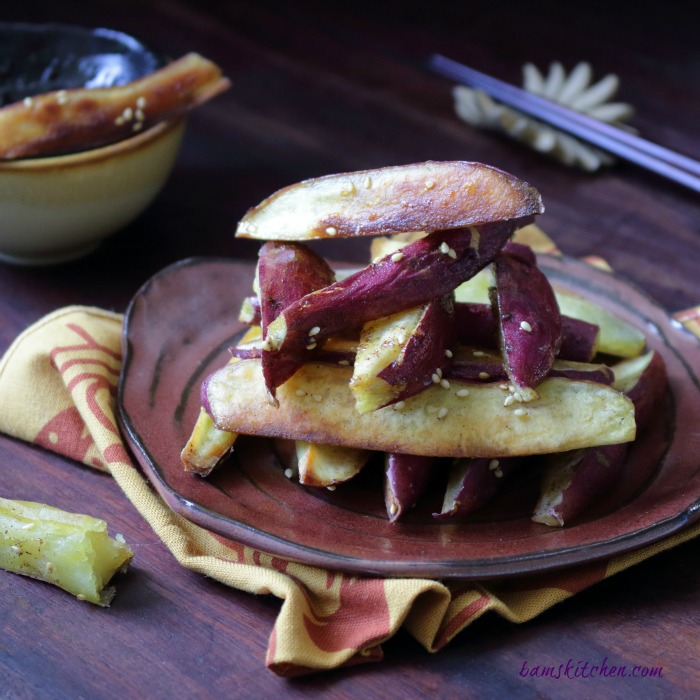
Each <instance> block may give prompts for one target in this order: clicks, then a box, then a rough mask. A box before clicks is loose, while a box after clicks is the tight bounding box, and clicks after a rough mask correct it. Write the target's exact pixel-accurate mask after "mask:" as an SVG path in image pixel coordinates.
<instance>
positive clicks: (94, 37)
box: [0, 22, 165, 107]
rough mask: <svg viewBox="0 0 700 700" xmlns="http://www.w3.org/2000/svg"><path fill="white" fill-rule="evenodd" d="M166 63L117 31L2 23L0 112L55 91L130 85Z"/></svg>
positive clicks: (155, 53) (140, 43)
mask: <svg viewBox="0 0 700 700" xmlns="http://www.w3.org/2000/svg"><path fill="white" fill-rule="evenodd" d="M164 62H165V61H164V57H163V56H162V55H161V54H159V53H158V52H156V51H155V50H153V49H151V48H149V47H148V46H146V45H145V44H143V43H142V42H140V41H139V40H138V39H135V38H134V37H132V36H129V35H128V34H124V33H122V32H118V31H115V30H113V29H101V28H97V29H91V28H86V27H77V26H70V25H65V24H23V23H14V22H0V107H4V106H5V105H7V104H11V103H13V102H18V101H20V100H22V99H24V98H25V97H30V96H32V95H38V94H41V93H44V92H51V91H54V90H67V89H71V88H79V87H88V88H96V87H113V86H116V85H124V84H125V83H128V82H131V81H132V80H136V79H138V78H142V77H143V76H145V75H148V74H149V73H152V72H153V71H154V70H156V69H157V68H159V67H161V66H162V65H163V64H164Z"/></svg>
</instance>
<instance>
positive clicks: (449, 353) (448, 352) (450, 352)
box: [445, 348, 453, 357]
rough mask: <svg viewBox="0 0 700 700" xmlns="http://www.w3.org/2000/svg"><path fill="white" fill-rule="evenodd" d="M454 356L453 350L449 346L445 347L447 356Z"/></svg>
mask: <svg viewBox="0 0 700 700" xmlns="http://www.w3.org/2000/svg"><path fill="white" fill-rule="evenodd" d="M452 356H453V353H452V350H450V349H449V348H446V349H445V357H452Z"/></svg>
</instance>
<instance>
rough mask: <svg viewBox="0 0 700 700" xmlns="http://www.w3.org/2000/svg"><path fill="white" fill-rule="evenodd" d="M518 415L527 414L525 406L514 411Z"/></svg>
mask: <svg viewBox="0 0 700 700" xmlns="http://www.w3.org/2000/svg"><path fill="white" fill-rule="evenodd" d="M513 413H515V415H516V416H525V415H527V411H526V410H525V409H524V408H516V409H515V411H513Z"/></svg>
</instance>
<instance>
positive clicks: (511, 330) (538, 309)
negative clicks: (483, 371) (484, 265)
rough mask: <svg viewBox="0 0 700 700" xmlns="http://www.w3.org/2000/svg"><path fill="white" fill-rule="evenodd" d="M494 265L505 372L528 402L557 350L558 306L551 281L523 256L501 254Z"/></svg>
mask: <svg viewBox="0 0 700 700" xmlns="http://www.w3.org/2000/svg"><path fill="white" fill-rule="evenodd" d="M493 267H494V272H495V278H496V288H495V292H494V297H495V303H496V305H497V308H498V320H499V328H500V341H501V351H502V353H503V358H504V361H505V366H506V371H507V373H508V376H509V378H510V380H511V382H513V384H515V385H516V386H517V387H518V389H519V390H520V392H521V394H522V395H523V396H524V397H525V398H526V400H532V399H535V398H537V391H536V387H537V385H538V384H539V383H540V382H541V381H542V380H543V379H544V378H545V377H546V376H547V373H548V372H549V370H550V369H551V367H552V364H553V362H554V358H555V357H556V356H557V354H558V352H559V346H560V344H561V334H562V330H561V315H560V313H559V306H558V305H557V300H556V297H555V295H554V290H553V289H552V286H551V285H550V283H549V280H548V279H547V278H546V277H545V275H544V273H543V272H542V271H541V270H540V269H539V268H538V267H537V265H533V264H532V263H530V262H527V261H526V260H525V258H524V257H522V256H520V255H512V254H509V253H501V254H500V255H498V256H497V258H496V260H495V261H494V265H493Z"/></svg>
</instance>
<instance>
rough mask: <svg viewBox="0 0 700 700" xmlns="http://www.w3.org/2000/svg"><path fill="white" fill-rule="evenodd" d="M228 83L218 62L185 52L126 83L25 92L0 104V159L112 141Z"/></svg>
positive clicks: (200, 100) (187, 107)
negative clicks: (0, 106) (13, 100)
mask: <svg viewBox="0 0 700 700" xmlns="http://www.w3.org/2000/svg"><path fill="white" fill-rule="evenodd" d="M229 86H230V82H229V81H228V80H227V79H226V78H224V77H223V76H222V75H221V70H220V69H219V67H218V66H216V65H215V64H214V63H212V62H211V61H209V60H207V59H206V58H203V57H202V56H200V55H199V54H196V53H189V54H187V55H186V56H183V57H182V58H180V59H178V60H177V61H173V62H172V63H170V64H168V65H167V66H165V67H163V68H161V69H160V70H157V71H155V72H153V73H151V74H150V75H147V76H145V77H143V78H141V79H139V80H134V81H133V82H131V83H127V84H126V85H121V86H117V87H110V88H95V89H88V88H76V89H72V90H59V91H57V92H50V93H46V94H43V95H37V96H36V97H29V98H27V99H25V100H24V101H23V102H17V103H15V104H11V105H8V106H7V107H4V108H3V109H0V158H6V159H10V158H28V157H35V156H47V155H58V154H61V153H69V152H72V151H83V150H86V149H88V148H94V147H95V146H99V145H103V144H107V143H111V142H113V141H118V140H119V139H122V138H126V137H128V136H132V135H133V134H135V133H138V132H140V131H142V130H145V129H147V128H148V127H150V126H153V125H154V124H156V123H157V122H159V121H162V120H164V119H170V118H174V117H176V116H178V115H181V114H183V113H184V112H186V111H188V110H190V109H192V108H193V107H196V106H197V105H200V104H202V103H203V102H206V101H207V100H209V99H211V98H212V97H214V96H215V95H218V94H219V93H220V92H223V91H224V90H226V89H227V88H228V87H229Z"/></svg>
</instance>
